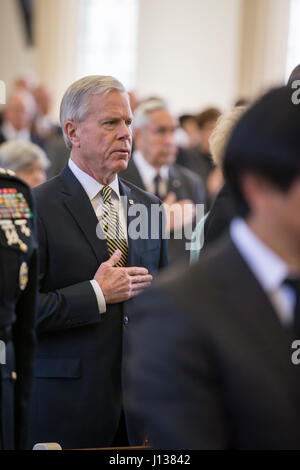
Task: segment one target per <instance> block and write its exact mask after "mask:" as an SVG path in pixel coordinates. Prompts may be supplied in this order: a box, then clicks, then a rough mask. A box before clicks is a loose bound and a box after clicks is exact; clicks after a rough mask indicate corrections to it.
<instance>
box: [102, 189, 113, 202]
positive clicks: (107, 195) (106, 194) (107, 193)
mask: <svg viewBox="0 0 300 470" xmlns="http://www.w3.org/2000/svg"><path fill="white" fill-rule="evenodd" d="M101 195H102V198H103V202H111V187H110V186H109V185H107V186H104V187H103V188H102V189H101Z"/></svg>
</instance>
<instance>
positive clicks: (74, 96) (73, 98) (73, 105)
mask: <svg viewBox="0 0 300 470" xmlns="http://www.w3.org/2000/svg"><path fill="white" fill-rule="evenodd" d="M113 90H117V91H120V92H121V93H126V90H125V88H124V86H123V85H122V83H121V82H119V80H117V79H116V78H114V77H110V76H106V75H89V76H87V77H83V78H81V79H80V80H77V81H76V82H74V83H72V85H71V86H70V87H69V88H68V89H67V91H66V92H65V94H64V96H63V99H62V102H61V105H60V124H61V128H62V131H63V136H64V140H65V143H66V146H67V147H68V148H69V149H71V148H72V143H71V141H70V139H69V137H68V136H67V135H66V133H65V130H64V125H65V122H66V121H74V122H81V121H83V120H84V118H85V117H86V115H87V112H88V105H89V98H90V96H91V95H96V94H103V95H107V94H108V93H109V92H111V91H113Z"/></svg>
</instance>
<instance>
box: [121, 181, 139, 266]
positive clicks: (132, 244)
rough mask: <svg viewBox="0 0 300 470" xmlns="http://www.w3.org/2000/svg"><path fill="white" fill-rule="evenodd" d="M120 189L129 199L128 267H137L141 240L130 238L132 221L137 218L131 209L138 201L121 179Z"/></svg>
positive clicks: (127, 214)
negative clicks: (131, 212)
mask: <svg viewBox="0 0 300 470" xmlns="http://www.w3.org/2000/svg"><path fill="white" fill-rule="evenodd" d="M119 188H120V195H121V196H123V197H124V196H125V197H126V198H127V201H126V210H127V213H126V216H127V236H128V262H127V264H128V266H135V265H136V263H137V260H138V259H139V252H140V251H139V249H140V248H139V246H140V239H137V240H132V238H131V237H130V236H129V231H128V228H129V225H130V223H131V221H132V220H133V219H134V218H135V217H134V216H133V215H130V212H129V209H130V207H131V206H132V204H134V203H135V202H136V201H135V200H134V197H133V195H132V191H131V189H130V187H129V186H127V184H126V183H125V182H124V181H122V180H121V179H119Z"/></svg>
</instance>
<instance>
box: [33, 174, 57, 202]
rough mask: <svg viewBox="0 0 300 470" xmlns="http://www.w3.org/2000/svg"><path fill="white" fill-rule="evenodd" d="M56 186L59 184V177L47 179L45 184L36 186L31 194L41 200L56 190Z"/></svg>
mask: <svg viewBox="0 0 300 470" xmlns="http://www.w3.org/2000/svg"><path fill="white" fill-rule="evenodd" d="M57 184H60V177H59V175H58V176H54V177H53V178H51V179H49V180H48V181H46V182H45V183H42V184H40V185H39V186H36V187H35V188H34V189H33V193H34V195H35V197H36V198H37V199H42V198H43V197H47V196H48V194H49V192H51V191H52V190H54V189H55V187H56V188H57Z"/></svg>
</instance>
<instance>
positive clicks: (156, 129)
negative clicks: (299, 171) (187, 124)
mask: <svg viewBox="0 0 300 470" xmlns="http://www.w3.org/2000/svg"><path fill="white" fill-rule="evenodd" d="M176 126H177V123H176V120H175V119H174V118H173V116H172V115H171V113H170V111H169V110H168V108H167V106H166V104H165V103H164V102H163V101H162V100H160V99H149V100H148V101H145V102H143V103H142V104H141V105H140V106H139V107H138V108H137V109H136V111H135V114H134V121H133V127H134V144H135V151H134V153H133V156H132V159H131V161H130V162H129V165H128V168H127V169H126V170H125V171H124V172H123V173H122V176H123V177H124V178H125V179H126V180H128V181H131V182H132V183H134V184H136V185H137V186H139V187H140V188H142V189H145V190H147V191H149V192H151V193H153V194H155V195H156V196H158V197H159V198H160V199H161V200H163V202H164V206H165V209H166V213H167V217H168V214H170V213H173V214H174V219H175V220H174V219H173V220H172V217H171V216H170V218H169V219H168V220H170V224H169V231H170V239H169V243H168V257H169V264H172V263H174V262H175V261H177V260H178V259H179V258H180V257H185V258H186V260H188V259H189V251H188V250H187V249H186V248H187V246H186V243H188V242H189V240H190V239H189V237H188V234H189V228H188V227H191V226H192V224H191V221H192V220H193V219H194V218H195V207H196V205H197V204H204V203H205V189H204V184H203V181H202V180H201V179H200V177H198V176H197V175H196V173H194V172H192V171H190V170H188V169H187V168H184V167H183V166H181V165H177V164H176V163H175V159H176V151H177V149H176V142H175V130H176ZM203 211H204V208H203ZM198 216H199V218H200V211H199V212H198ZM178 220H180V221H181V222H182V223H180V221H179V223H178ZM184 226H185V232H183V227H184ZM181 228H182V236H179V235H180V234H178V236H177V234H175V232H176V230H177V229H178V230H179V231H180V229H181ZM191 231H192V230H190V232H191Z"/></svg>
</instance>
